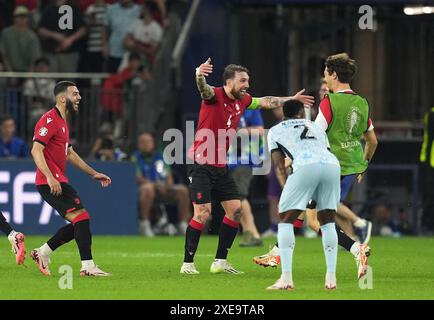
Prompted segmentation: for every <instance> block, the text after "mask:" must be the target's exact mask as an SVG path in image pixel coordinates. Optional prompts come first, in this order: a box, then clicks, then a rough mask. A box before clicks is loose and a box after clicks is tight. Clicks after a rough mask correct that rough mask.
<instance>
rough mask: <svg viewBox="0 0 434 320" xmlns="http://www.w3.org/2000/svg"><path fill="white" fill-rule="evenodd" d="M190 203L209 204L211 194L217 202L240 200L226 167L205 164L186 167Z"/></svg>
mask: <svg viewBox="0 0 434 320" xmlns="http://www.w3.org/2000/svg"><path fill="white" fill-rule="evenodd" d="M187 177H188V180H189V186H188V187H189V189H190V196H191V201H193V203H196V204H204V203H211V192H212V193H213V195H215V196H216V198H217V199H216V200H218V201H220V202H221V201H228V200H240V195H239V193H238V189H237V186H236V184H235V181H234V178H233V177H232V175H231V173H230V171H229V169H228V167H227V166H226V167H215V166H210V165H206V164H197V163H195V164H190V165H188V166H187Z"/></svg>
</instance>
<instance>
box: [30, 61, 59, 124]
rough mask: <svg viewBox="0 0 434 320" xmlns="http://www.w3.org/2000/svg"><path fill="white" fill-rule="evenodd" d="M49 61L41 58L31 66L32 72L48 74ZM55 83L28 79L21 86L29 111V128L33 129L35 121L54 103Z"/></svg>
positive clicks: (47, 80) (46, 80) (50, 80)
mask: <svg viewBox="0 0 434 320" xmlns="http://www.w3.org/2000/svg"><path fill="white" fill-rule="evenodd" d="M49 70H50V61H49V60H48V59H47V58H45V57H41V58H39V59H37V60H36V61H35V63H34V64H33V69H32V71H33V72H37V73H39V72H48V71H49ZM55 85H56V81H55V80H54V79H46V78H29V79H27V80H26V81H25V82H24V84H23V94H24V96H25V97H26V101H27V108H28V111H29V125H28V127H29V128H34V126H35V124H36V121H38V119H39V118H40V117H41V116H42V115H43V114H44V113H45V112H47V111H48V109H49V108H51V107H52V106H53V104H54V102H55V99H54V97H53V92H54V87H55Z"/></svg>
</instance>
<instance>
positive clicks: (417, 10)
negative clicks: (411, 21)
mask: <svg viewBox="0 0 434 320" xmlns="http://www.w3.org/2000/svg"><path fill="white" fill-rule="evenodd" d="M404 13H405V14H406V15H408V16H413V15H419V14H431V13H434V7H428V6H425V7H405V8H404Z"/></svg>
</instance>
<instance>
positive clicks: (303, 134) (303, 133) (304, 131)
mask: <svg viewBox="0 0 434 320" xmlns="http://www.w3.org/2000/svg"><path fill="white" fill-rule="evenodd" d="M298 127H304V130H303V132H302V133H301V135H300V139H302V140H303V139H316V138H315V137H313V136H308V135H307V134H308V132H309V128H308V127H306V126H305V125H297V126H295V127H294V128H298Z"/></svg>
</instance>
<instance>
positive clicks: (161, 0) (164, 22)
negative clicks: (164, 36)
mask: <svg viewBox="0 0 434 320" xmlns="http://www.w3.org/2000/svg"><path fill="white" fill-rule="evenodd" d="M136 3H138V4H140V5H142V4H147V5H148V6H149V8H150V9H151V14H152V16H153V17H154V20H155V21H157V22H158V23H159V24H160V25H161V26H163V27H167V26H168V25H169V20H168V19H167V6H166V0H137V1H136Z"/></svg>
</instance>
